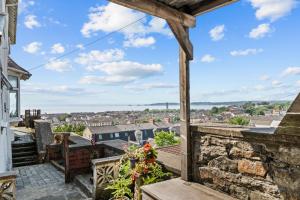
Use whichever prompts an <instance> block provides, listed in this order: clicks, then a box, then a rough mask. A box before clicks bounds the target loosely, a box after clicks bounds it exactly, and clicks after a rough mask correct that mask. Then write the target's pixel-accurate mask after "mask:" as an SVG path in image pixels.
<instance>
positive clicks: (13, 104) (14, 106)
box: [8, 75, 20, 118]
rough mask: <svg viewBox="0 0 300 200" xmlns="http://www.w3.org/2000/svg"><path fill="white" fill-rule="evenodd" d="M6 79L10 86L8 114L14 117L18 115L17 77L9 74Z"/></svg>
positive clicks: (18, 92) (18, 93)
mask: <svg viewBox="0 0 300 200" xmlns="http://www.w3.org/2000/svg"><path fill="white" fill-rule="evenodd" d="M8 80H9V82H10V84H11V86H12V89H11V90H10V91H9V102H10V104H9V116H10V117H11V118H15V117H19V95H20V90H19V78H18V77H17V76H10V75H9V76H8Z"/></svg>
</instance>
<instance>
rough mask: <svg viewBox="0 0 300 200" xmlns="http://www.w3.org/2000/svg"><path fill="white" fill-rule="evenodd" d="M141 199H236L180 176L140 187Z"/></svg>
mask: <svg viewBox="0 0 300 200" xmlns="http://www.w3.org/2000/svg"><path fill="white" fill-rule="evenodd" d="M142 191H143V200H182V199H188V200H236V199H235V198H232V197H230V196H228V195H225V194H223V193H220V192H218V191H215V190H213V189H210V188H208V187H205V186H203V185H200V184H198V183H191V182H186V181H183V180H181V179H180V178H176V179H171V180H168V181H164V182H160V183H156V184H152V185H146V186H144V187H142Z"/></svg>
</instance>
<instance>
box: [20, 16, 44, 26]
mask: <svg viewBox="0 0 300 200" xmlns="http://www.w3.org/2000/svg"><path fill="white" fill-rule="evenodd" d="M24 25H25V26H26V27H27V28H29V29H33V28H37V27H40V26H41V24H40V23H39V22H38V21H37V17H36V16H35V15H27V16H26V17H25V21H24Z"/></svg>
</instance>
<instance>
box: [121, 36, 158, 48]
mask: <svg viewBox="0 0 300 200" xmlns="http://www.w3.org/2000/svg"><path fill="white" fill-rule="evenodd" d="M154 43H155V39H154V37H152V36H150V37H138V38H133V37H130V38H129V39H128V40H126V41H124V47H137V48H139V47H148V46H151V45H153V44H154Z"/></svg>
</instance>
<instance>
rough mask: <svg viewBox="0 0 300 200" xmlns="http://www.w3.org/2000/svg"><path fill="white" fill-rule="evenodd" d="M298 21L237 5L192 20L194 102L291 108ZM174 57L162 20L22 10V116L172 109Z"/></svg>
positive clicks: (45, 6)
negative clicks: (155, 106)
mask: <svg viewBox="0 0 300 200" xmlns="http://www.w3.org/2000/svg"><path fill="white" fill-rule="evenodd" d="M299 19H300V5H299V1H296V0H284V1H282V0H241V1H238V2H237V3H234V4H231V5H229V6H226V7H223V8H221V9H218V10H215V11H213V12H210V13H206V14H203V15H200V16H198V17H197V24H196V27H195V28H192V29H190V39H191V41H192V43H193V46H194V60H193V61H192V62H191V64H190V84H191V86H190V87H191V91H190V92H191V101H217V102H221V101H241V100H263V101H267V100H292V99H293V98H295V96H296V94H297V93H299V91H300V90H299V89H300V46H299V44H300V37H299V35H300V26H299ZM178 52H179V50H178V44H177V41H176V39H175V37H174V36H173V34H172V32H171V31H170V29H169V27H168V25H167V24H166V22H165V21H164V20H162V19H159V18H156V17H152V16H149V15H145V14H143V13H140V12H137V11H133V10H130V9H127V8H124V7H121V6H118V5H116V4H113V3H110V2H108V1H106V0H88V1H82V0H72V4H70V3H68V2H67V1H59V0H43V1H41V0H21V1H20V4H19V14H18V24H17V43H16V45H14V46H12V48H11V57H12V58H13V59H14V60H15V61H16V62H17V63H18V64H19V65H20V66H22V67H23V68H25V69H27V70H29V71H30V72H31V73H32V77H31V78H30V79H29V80H27V81H23V82H22V83H21V108H22V110H24V109H28V108H30V109H32V108H39V109H42V111H44V112H65V111H71V110H72V109H73V110H72V111H74V112H75V111H77V110H83V109H84V108H88V109H89V110H93V108H94V106H95V105H117V104H122V105H127V104H147V103H157V102H178V101H179V86H178V81H179V67H178ZM95 111H96V110H95Z"/></svg>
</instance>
